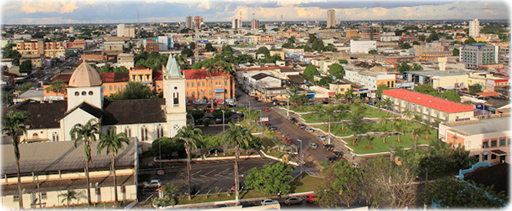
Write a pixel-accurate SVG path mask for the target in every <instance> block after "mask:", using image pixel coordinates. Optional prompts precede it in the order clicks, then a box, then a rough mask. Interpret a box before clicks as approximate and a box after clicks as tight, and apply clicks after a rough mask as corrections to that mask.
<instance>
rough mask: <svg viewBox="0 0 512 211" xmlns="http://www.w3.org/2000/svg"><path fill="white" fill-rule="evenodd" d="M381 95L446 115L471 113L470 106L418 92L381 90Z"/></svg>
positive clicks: (471, 108) (471, 107)
mask: <svg viewBox="0 0 512 211" xmlns="http://www.w3.org/2000/svg"><path fill="white" fill-rule="evenodd" d="M382 94H384V95H388V96H391V97H394V98H398V99H401V100H405V101H408V102H412V103H416V104H418V105H422V106H426V107H428V108H432V109H436V110H439V111H443V112H446V113H459V112H465V111H473V110H474V109H473V106H472V105H468V106H465V105H461V104H458V103H455V102H452V101H449V100H445V99H441V98H437V97H434V96H430V95H426V94H421V93H418V92H413V91H409V90H405V89H395V90H386V89H384V90H382Z"/></svg>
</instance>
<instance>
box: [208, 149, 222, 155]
mask: <svg viewBox="0 0 512 211" xmlns="http://www.w3.org/2000/svg"><path fill="white" fill-rule="evenodd" d="M220 152H221V150H220V149H218V148H211V149H210V150H208V153H209V154H215V153H217V154H218V153H220Z"/></svg>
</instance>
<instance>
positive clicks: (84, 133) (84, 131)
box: [69, 119, 101, 205]
mask: <svg viewBox="0 0 512 211" xmlns="http://www.w3.org/2000/svg"><path fill="white" fill-rule="evenodd" d="M100 128H101V126H100V124H99V123H97V120H96V119H91V120H89V121H87V123H85V125H82V124H80V123H78V124H76V125H75V126H73V128H71V131H69V134H70V135H71V136H72V137H74V138H75V148H76V147H77V143H78V142H79V141H81V140H83V141H84V151H85V177H86V178H87V204H88V205H91V187H89V184H90V181H89V162H91V145H92V142H94V141H96V136H97V135H98V136H99V134H100Z"/></svg>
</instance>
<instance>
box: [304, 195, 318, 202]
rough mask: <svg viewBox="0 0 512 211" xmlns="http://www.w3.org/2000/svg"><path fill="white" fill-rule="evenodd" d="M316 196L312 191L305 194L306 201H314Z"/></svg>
mask: <svg viewBox="0 0 512 211" xmlns="http://www.w3.org/2000/svg"><path fill="white" fill-rule="evenodd" d="M317 198H318V196H317V195H316V194H314V193H312V194H308V195H306V202H316V199H317Z"/></svg>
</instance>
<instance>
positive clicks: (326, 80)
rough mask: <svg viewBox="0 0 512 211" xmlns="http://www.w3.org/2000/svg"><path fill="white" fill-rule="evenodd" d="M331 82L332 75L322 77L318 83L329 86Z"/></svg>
mask: <svg viewBox="0 0 512 211" xmlns="http://www.w3.org/2000/svg"><path fill="white" fill-rule="evenodd" d="M329 83H332V78H331V76H325V77H322V78H321V79H320V81H318V85H320V86H328V85H329Z"/></svg>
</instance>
